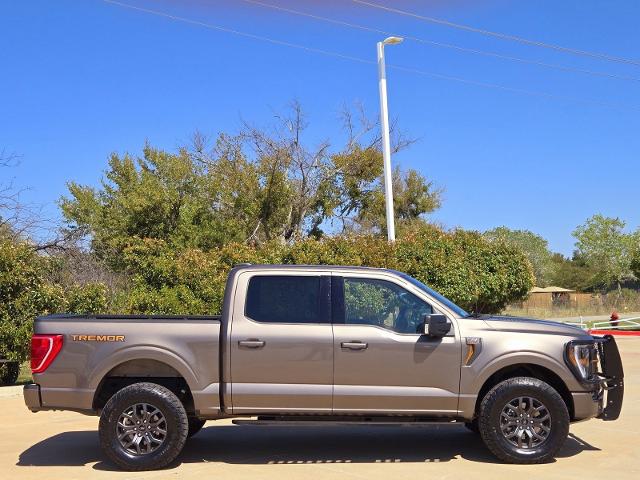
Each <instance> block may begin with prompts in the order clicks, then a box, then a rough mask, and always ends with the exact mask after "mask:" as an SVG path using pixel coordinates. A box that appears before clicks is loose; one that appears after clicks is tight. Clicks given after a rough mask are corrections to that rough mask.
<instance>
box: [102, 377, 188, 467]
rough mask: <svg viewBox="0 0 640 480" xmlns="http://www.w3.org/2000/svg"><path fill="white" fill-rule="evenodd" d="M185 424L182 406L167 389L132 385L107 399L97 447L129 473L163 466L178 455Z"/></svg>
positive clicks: (185, 419) (185, 415)
mask: <svg viewBox="0 0 640 480" xmlns="http://www.w3.org/2000/svg"><path fill="white" fill-rule="evenodd" d="M188 432H189V424H188V420H187V412H186V411H185V409H184V406H183V405H182V403H181V402H180V400H179V399H178V397H176V396H175V395H174V394H173V392H171V391H170V390H169V389H167V388H165V387H163V386H160V385H157V384H155V383H135V384H133V385H129V386H128V387H125V388H123V389H122V390H120V391H118V392H117V393H116V394H115V395H113V397H111V398H110V399H109V401H108V402H107V404H106V405H105V407H104V410H103V411H102V415H101V416H100V425H99V434H100V446H101V447H102V450H103V451H104V453H105V454H106V455H107V457H109V459H110V460H111V461H113V463H115V464H116V465H118V466H119V467H120V468H122V469H124V470H129V471H140V470H156V469H159V468H163V467H166V466H167V465H169V464H170V463H171V462H172V461H173V460H175V458H176V457H177V456H178V455H179V454H180V452H181V451H182V448H183V447H184V444H185V442H186V440H187V434H188Z"/></svg>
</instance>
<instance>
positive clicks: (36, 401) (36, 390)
mask: <svg viewBox="0 0 640 480" xmlns="http://www.w3.org/2000/svg"><path fill="white" fill-rule="evenodd" d="M22 394H23V396H24V403H25V405H26V406H27V408H28V409H29V410H31V411H32V412H37V411H39V410H41V409H42V400H41V399H40V385H38V384H36V383H28V384H26V385H25V386H24V389H23V390H22Z"/></svg>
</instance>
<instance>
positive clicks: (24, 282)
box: [0, 237, 107, 362]
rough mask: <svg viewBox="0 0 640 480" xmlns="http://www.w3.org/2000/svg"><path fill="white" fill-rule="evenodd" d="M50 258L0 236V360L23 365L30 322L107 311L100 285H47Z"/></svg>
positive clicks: (30, 327)
mask: <svg viewBox="0 0 640 480" xmlns="http://www.w3.org/2000/svg"><path fill="white" fill-rule="evenodd" d="M49 268H50V259H48V258H46V257H41V256H39V255H37V254H36V253H35V251H34V250H33V248H31V246H30V245H28V244H27V243H24V242H16V241H13V240H11V239H8V238H5V237H0V357H4V358H8V359H10V360H14V361H18V362H23V361H24V360H26V359H27V357H28V354H29V340H30V337H31V333H32V331H33V319H34V318H35V317H37V316H38V315H46V314H49V313H57V312H71V313H97V312H103V311H105V309H106V308H107V290H106V287H105V286H104V285H102V284H89V285H84V286H74V287H72V288H70V289H67V290H66V291H65V289H63V288H62V287H61V286H60V285H55V284H50V283H46V282H45V281H44V277H45V274H46V272H47V271H48V269H49Z"/></svg>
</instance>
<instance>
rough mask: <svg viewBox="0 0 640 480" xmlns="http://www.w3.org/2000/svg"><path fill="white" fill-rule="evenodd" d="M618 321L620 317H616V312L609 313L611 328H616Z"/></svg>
mask: <svg viewBox="0 0 640 480" xmlns="http://www.w3.org/2000/svg"><path fill="white" fill-rule="evenodd" d="M619 319H620V315H618V312H616V311H615V310H614V311H613V312H611V322H610V323H611V326H612V327H617V326H618V320H619Z"/></svg>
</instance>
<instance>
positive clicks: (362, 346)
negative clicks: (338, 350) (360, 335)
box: [340, 340, 369, 350]
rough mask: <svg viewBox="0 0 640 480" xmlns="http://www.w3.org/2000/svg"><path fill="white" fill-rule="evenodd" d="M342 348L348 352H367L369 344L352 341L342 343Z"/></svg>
mask: <svg viewBox="0 0 640 480" xmlns="http://www.w3.org/2000/svg"><path fill="white" fill-rule="evenodd" d="M340 346H341V347H342V348H346V349H348V350H366V349H367V347H368V346H369V344H368V343H365V342H358V341H355V340H352V341H351V342H342V343H340Z"/></svg>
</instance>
